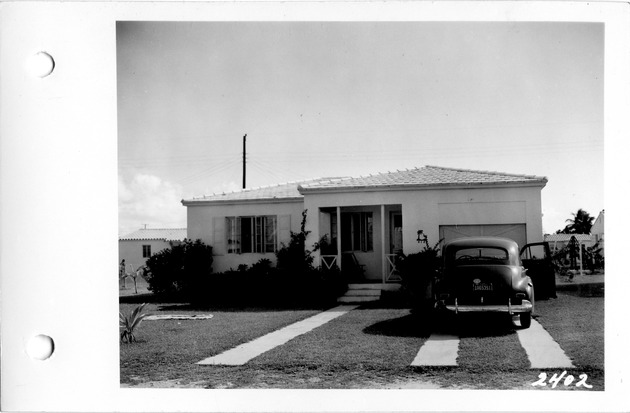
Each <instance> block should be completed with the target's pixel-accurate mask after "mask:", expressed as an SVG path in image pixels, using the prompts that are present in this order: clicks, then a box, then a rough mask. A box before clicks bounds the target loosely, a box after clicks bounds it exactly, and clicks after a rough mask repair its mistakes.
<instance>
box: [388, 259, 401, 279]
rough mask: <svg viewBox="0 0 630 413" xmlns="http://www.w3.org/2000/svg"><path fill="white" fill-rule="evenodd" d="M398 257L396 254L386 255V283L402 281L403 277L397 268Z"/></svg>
mask: <svg viewBox="0 0 630 413" xmlns="http://www.w3.org/2000/svg"><path fill="white" fill-rule="evenodd" d="M396 257H397V255H396V254H385V262H386V264H387V269H386V271H385V274H384V276H385V282H388V281H389V282H396V281H401V280H402V277H401V276H400V273H399V272H398V268H396V264H397V261H398V260H397V258H396Z"/></svg>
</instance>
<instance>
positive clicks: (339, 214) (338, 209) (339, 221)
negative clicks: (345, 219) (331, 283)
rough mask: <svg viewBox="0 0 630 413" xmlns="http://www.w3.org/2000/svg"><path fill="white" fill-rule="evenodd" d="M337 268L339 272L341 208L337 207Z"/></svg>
mask: <svg viewBox="0 0 630 413" xmlns="http://www.w3.org/2000/svg"><path fill="white" fill-rule="evenodd" d="M337 266H338V267H339V271H341V207H337Z"/></svg>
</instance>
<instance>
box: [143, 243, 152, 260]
mask: <svg viewBox="0 0 630 413" xmlns="http://www.w3.org/2000/svg"><path fill="white" fill-rule="evenodd" d="M150 257H151V246H150V245H143V246H142V258H150Z"/></svg>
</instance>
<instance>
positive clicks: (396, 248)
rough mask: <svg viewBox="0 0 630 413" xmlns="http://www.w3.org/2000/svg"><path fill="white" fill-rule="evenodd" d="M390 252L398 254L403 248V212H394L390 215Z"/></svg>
mask: <svg viewBox="0 0 630 413" xmlns="http://www.w3.org/2000/svg"><path fill="white" fill-rule="evenodd" d="M389 222H390V237H389V239H390V245H389V252H390V254H398V253H399V252H402V249H403V237H402V213H401V212H392V213H391V216H390V221H389Z"/></svg>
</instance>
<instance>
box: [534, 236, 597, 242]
mask: <svg viewBox="0 0 630 413" xmlns="http://www.w3.org/2000/svg"><path fill="white" fill-rule="evenodd" d="M571 237H575V239H577V240H578V241H580V242H584V241H592V237H591V234H547V235H545V241H547V242H554V241H557V242H566V241H569V240H570V239H571Z"/></svg>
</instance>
